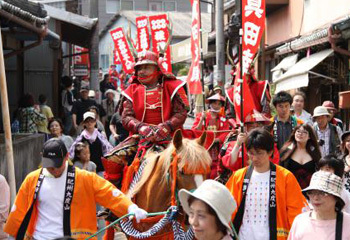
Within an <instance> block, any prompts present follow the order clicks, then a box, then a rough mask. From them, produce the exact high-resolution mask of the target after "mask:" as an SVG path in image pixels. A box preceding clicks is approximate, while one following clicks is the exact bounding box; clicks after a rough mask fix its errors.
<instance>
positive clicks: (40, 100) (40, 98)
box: [39, 94, 47, 104]
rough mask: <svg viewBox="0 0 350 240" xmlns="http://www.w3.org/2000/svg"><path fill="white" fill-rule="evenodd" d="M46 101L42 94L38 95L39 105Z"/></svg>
mask: <svg viewBox="0 0 350 240" xmlns="http://www.w3.org/2000/svg"><path fill="white" fill-rule="evenodd" d="M46 100H47V98H46V96H45V95H44V94H40V95H39V103H40V104H43V103H45V102H46Z"/></svg>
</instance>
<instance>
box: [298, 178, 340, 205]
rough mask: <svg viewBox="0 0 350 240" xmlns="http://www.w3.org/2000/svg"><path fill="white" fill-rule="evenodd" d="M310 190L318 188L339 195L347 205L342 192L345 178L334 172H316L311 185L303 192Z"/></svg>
mask: <svg viewBox="0 0 350 240" xmlns="http://www.w3.org/2000/svg"><path fill="white" fill-rule="evenodd" d="M310 190H318V191H322V192H325V193H328V194H331V195H333V196H335V197H338V198H339V199H340V200H341V201H343V204H344V205H345V201H344V199H343V198H342V196H341V192H342V190H343V180H342V179H341V178H340V177H339V176H337V175H335V174H334V173H331V172H326V171H317V172H315V173H314V174H313V175H312V177H311V181H310V185H309V186H308V187H307V188H305V189H304V190H302V192H303V193H306V192H308V191H310Z"/></svg>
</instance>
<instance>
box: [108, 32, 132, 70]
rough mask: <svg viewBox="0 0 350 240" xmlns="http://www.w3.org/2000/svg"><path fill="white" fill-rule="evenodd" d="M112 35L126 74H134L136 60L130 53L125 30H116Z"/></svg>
mask: <svg viewBox="0 0 350 240" xmlns="http://www.w3.org/2000/svg"><path fill="white" fill-rule="evenodd" d="M110 34H111V36H112V39H113V41H114V47H115V50H116V51H117V53H118V56H119V58H120V61H121V62H122V66H123V70H124V72H126V73H132V72H133V71H134V63H135V60H134V57H133V55H132V53H131V51H130V48H129V45H128V42H127V40H126V37H125V34H124V31H123V28H121V27H119V28H116V29H114V30H112V31H110Z"/></svg>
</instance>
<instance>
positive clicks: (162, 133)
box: [155, 123, 170, 142]
mask: <svg viewBox="0 0 350 240" xmlns="http://www.w3.org/2000/svg"><path fill="white" fill-rule="evenodd" d="M169 136H170V129H169V127H167V126H166V125H164V124H162V123H161V124H158V126H157V130H156V132H155V140H156V141H157V142H159V141H163V140H165V139H166V138H167V137H169Z"/></svg>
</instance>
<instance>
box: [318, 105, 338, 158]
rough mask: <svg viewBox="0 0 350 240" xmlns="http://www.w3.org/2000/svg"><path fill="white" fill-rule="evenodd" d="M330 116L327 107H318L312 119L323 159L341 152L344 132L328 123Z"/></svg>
mask: <svg viewBox="0 0 350 240" xmlns="http://www.w3.org/2000/svg"><path fill="white" fill-rule="evenodd" d="M329 116H330V114H329V112H328V110H327V108H326V107H323V106H318V107H316V108H315V109H314V115H313V116H312V118H313V119H314V121H315V123H314V125H313V128H314V130H315V132H316V134H317V138H318V141H319V145H320V150H321V154H322V157H325V156H327V155H329V154H337V153H338V152H339V146H340V141H341V140H340V137H341V135H342V131H341V129H340V128H339V127H338V126H335V125H333V124H331V123H329V122H328V117H329Z"/></svg>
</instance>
